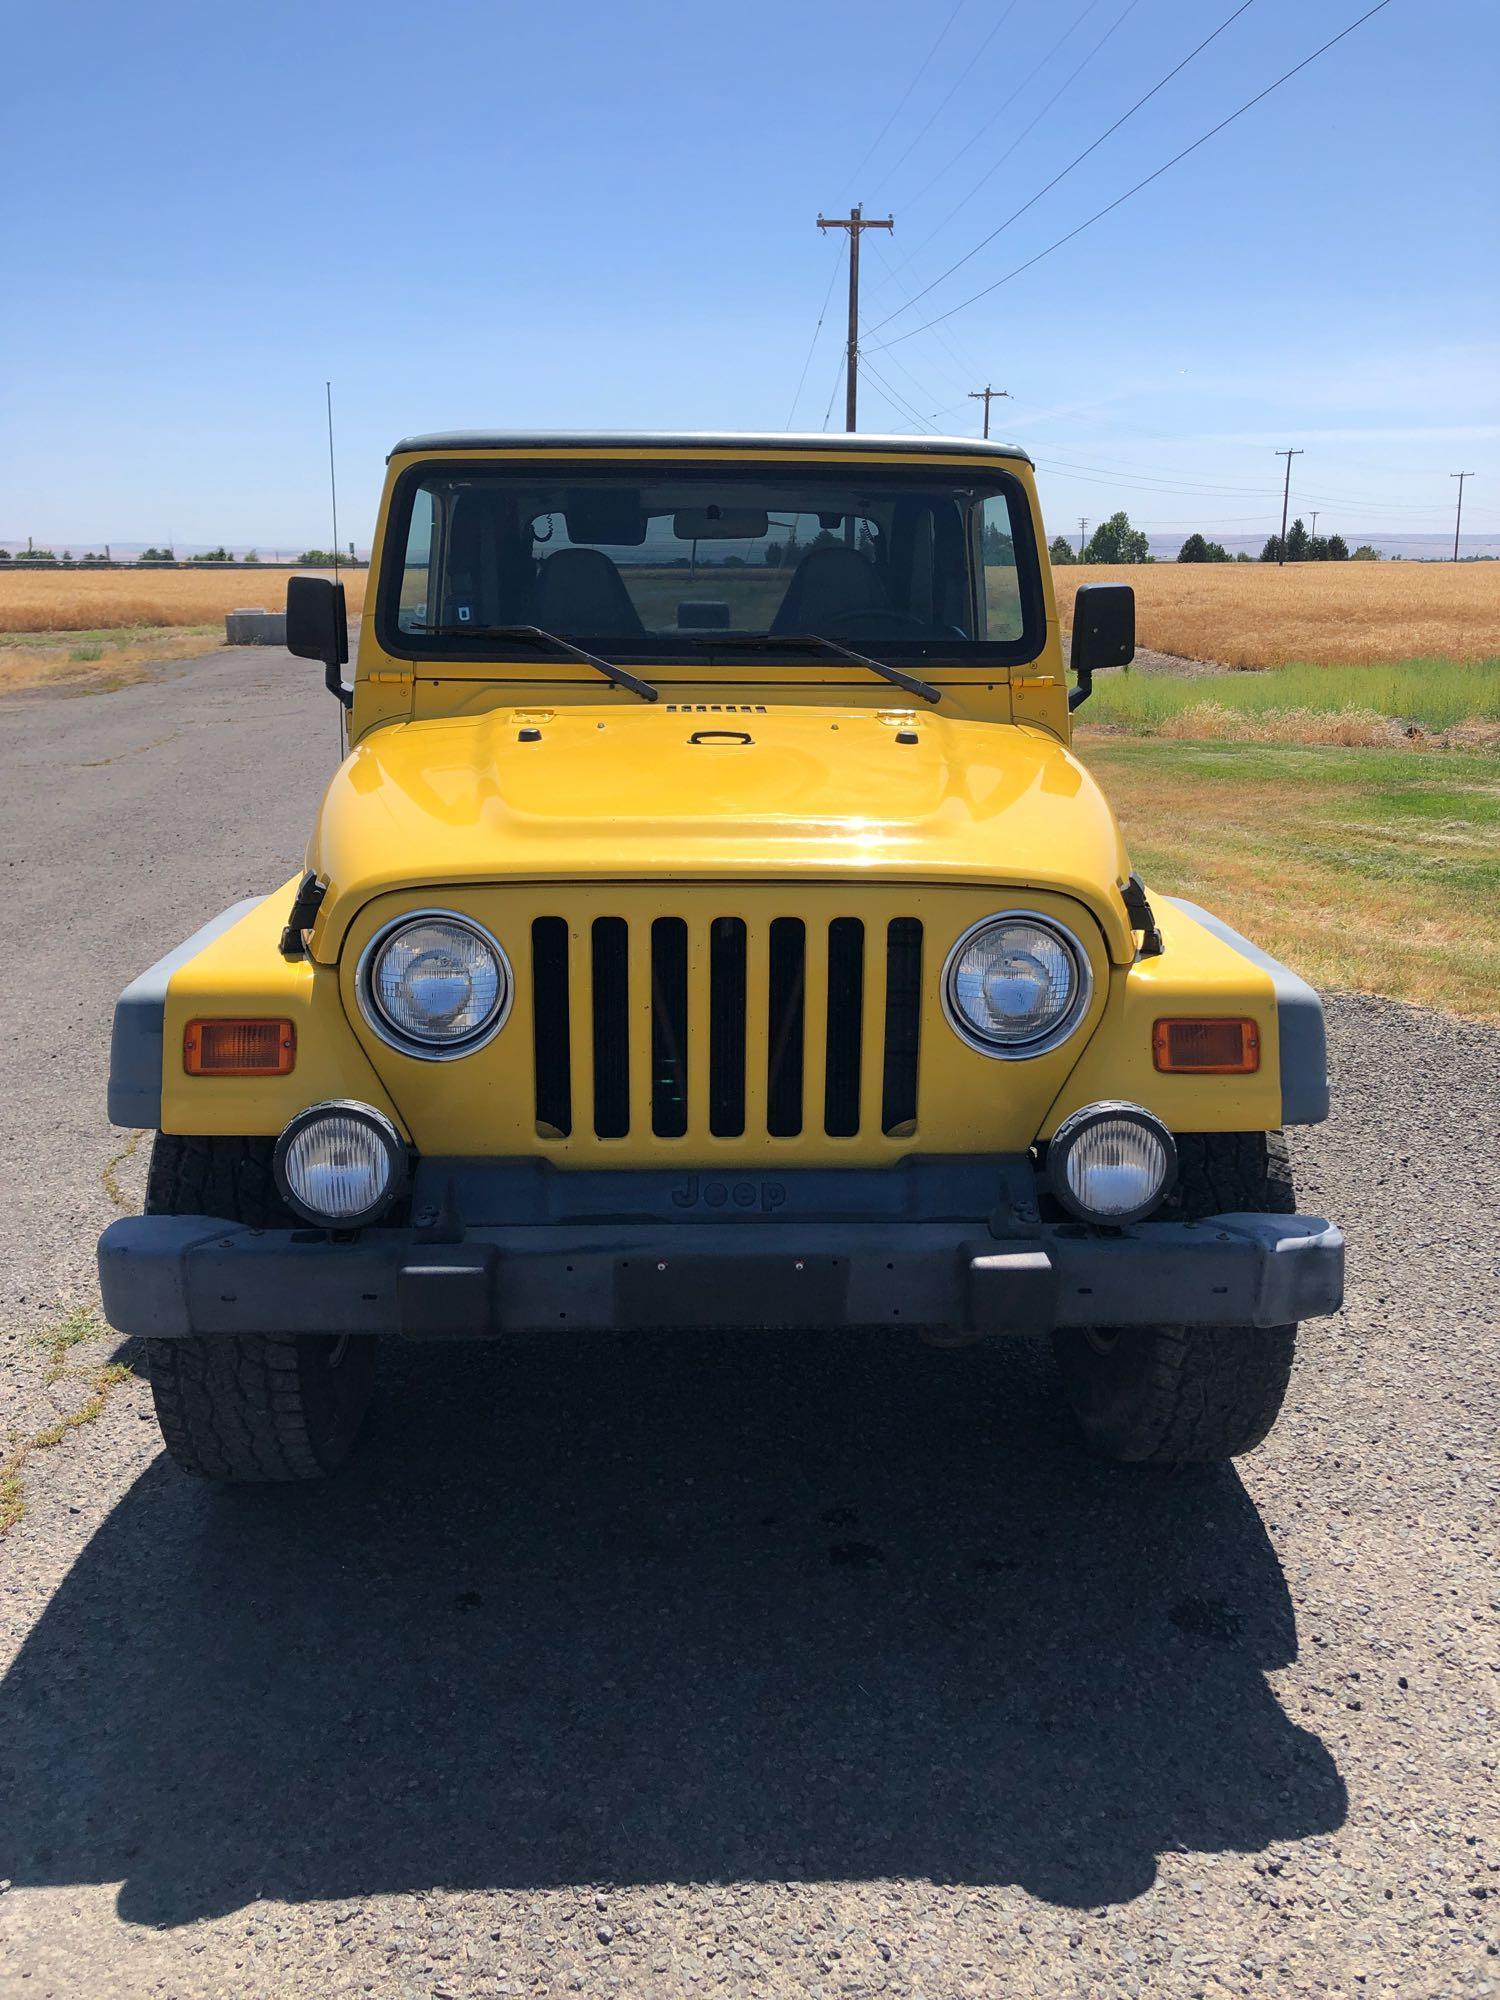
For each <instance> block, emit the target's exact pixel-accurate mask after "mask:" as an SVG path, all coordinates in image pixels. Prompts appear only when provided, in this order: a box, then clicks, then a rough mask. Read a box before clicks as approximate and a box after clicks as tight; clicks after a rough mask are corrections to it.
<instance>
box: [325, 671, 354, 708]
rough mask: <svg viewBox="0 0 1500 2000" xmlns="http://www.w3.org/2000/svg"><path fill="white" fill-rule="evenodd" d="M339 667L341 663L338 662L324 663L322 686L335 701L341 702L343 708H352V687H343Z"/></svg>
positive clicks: (342, 678)
mask: <svg viewBox="0 0 1500 2000" xmlns="http://www.w3.org/2000/svg"><path fill="white" fill-rule="evenodd" d="M341 665H342V662H341V661H339V660H325V661H324V663H323V684H324V686H325V687H326V688H327V689H328V692H329V693H330V694H331V695H333V696H334V697H335V699H336V700H338V701H341V702H342V703H343V704H344V706H345V708H353V706H354V690H353V688H352V687H346V686H345V684H344V677H343V675H342V674H341V673H340V671H339V668H340V666H341Z"/></svg>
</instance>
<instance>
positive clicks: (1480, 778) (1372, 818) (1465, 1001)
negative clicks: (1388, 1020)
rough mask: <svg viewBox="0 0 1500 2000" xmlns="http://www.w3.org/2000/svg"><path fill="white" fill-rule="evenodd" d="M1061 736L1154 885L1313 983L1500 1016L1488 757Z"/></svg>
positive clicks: (1494, 774)
mask: <svg viewBox="0 0 1500 2000" xmlns="http://www.w3.org/2000/svg"><path fill="white" fill-rule="evenodd" d="M1258 678H1264V676H1258ZM1077 747H1078V751H1079V754H1080V755H1081V756H1082V757H1083V759H1084V761H1085V762H1086V763H1087V764H1088V765H1089V766H1090V767H1091V768H1092V769H1093V771H1094V773H1095V775H1096V776H1097V777H1098V779H1099V781H1100V783H1101V784H1102V785H1103V787H1104V789H1105V791H1106V792H1107V793H1108V795H1109V797H1110V799H1111V801H1112V802H1113V804H1114V807H1115V810H1116V812H1117V813H1118V814H1119V817H1120V822H1121V825H1122V826H1123V828H1124V831H1125V837H1126V840H1127V842H1128V844H1129V846H1130V850H1131V855H1132V858H1133V859H1134V861H1135V862H1136V864H1137V865H1138V866H1139V867H1140V869H1141V871H1142V873H1143V874H1144V875H1145V876H1146V879H1147V881H1148V882H1149V883H1150V884H1151V886H1152V887H1153V888H1155V889H1158V890H1161V891H1164V892H1166V893H1168V894H1172V895H1182V896H1187V897H1189V898H1190V899H1191V900H1192V901H1193V902H1197V903H1203V904H1205V905H1206V906H1207V907H1208V908H1209V909H1212V910H1215V911H1217V912H1218V914H1220V915H1221V916H1223V917H1224V918H1225V919H1226V920H1227V921H1228V922H1230V923H1232V924H1233V925H1235V927H1236V928H1237V929H1239V930H1242V931H1244V932H1245V933H1246V934H1247V935H1248V936H1250V937H1253V938H1254V939H1255V940H1256V942H1257V943H1258V944H1261V945H1264V946H1265V948H1266V949H1267V950H1268V951H1271V952H1273V953H1274V954H1275V955H1276V956H1277V957H1279V958H1283V959H1285V960H1286V961H1287V963H1288V964H1290V965H1293V966H1295V967H1296V968H1297V970H1298V971H1300V972H1302V973H1303V974H1305V976H1306V977H1307V978H1309V979H1311V980H1313V981H1314V983H1316V984H1319V985H1323V986H1330V987H1343V988H1346V989H1352V990H1356V991H1360V992H1367V993H1384V994H1389V995H1391V996H1392V997H1394V998H1396V999H1400V1000H1410V1001H1414V1002H1417V1003H1419V1004H1422V1005H1426V1006H1432V1007H1443V1008H1447V1009H1449V1010H1450V1011H1452V1012H1454V1013H1459V1014H1465V1015H1468V1016H1470V1017H1471V1018H1474V1019H1477V1020H1487V1021H1495V1022H1500V755H1495V754H1492V753H1487V752H1469V751H1465V750H1449V751H1443V752H1434V751H1432V750H1402V749H1378V750H1366V749H1334V748H1326V747H1321V746H1319V747H1309V746H1305V745H1301V744H1282V743H1199V742H1179V741H1175V740H1171V739H1164V738H1135V739H1131V738H1127V737H1123V736H1111V737H1095V738H1093V739H1092V740H1080V741H1079V743H1078V746H1077Z"/></svg>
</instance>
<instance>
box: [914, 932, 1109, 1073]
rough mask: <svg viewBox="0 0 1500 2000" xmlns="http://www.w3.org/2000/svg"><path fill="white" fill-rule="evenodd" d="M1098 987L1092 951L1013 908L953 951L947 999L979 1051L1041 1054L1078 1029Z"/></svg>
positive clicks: (967, 936)
mask: <svg viewBox="0 0 1500 2000" xmlns="http://www.w3.org/2000/svg"><path fill="white" fill-rule="evenodd" d="M1092 985H1093V973H1092V970H1091V968H1090V965H1089V959H1088V953H1087V952H1086V951H1085V950H1084V948H1083V946H1082V945H1081V944H1080V943H1079V942H1078V940H1077V938H1075V937H1074V936H1073V934H1072V932H1071V931H1068V930H1064V928H1063V926H1062V925H1061V924H1055V923H1053V922H1052V921H1051V919H1050V918H1048V917H1038V916H1033V915H1032V914H1031V913H1030V912H1029V911H1026V910H1007V911H1006V912H1005V913H1004V914H1003V915H1001V916H998V917H986V918H985V919H984V921H983V923H978V924H975V925H974V926H973V928H972V929H971V930H967V931H965V932H964V934H963V936H962V937H961V938H960V939H959V940H958V943H957V944H956V945H955V946H954V947H953V949H952V951H951V952H950V953H949V954H948V965H947V969H946V971H945V973H944V975H943V1001H944V1005H945V1007H946V1009H947V1013H948V1019H949V1021H950V1022H951V1023H952V1025H953V1027H954V1028H955V1029H956V1031H957V1032H958V1034H959V1035H961V1036H962V1038H963V1039H964V1041H966V1042H967V1043H968V1044H969V1046H970V1047H971V1048H975V1049H979V1050H980V1051H981V1052H982V1053H983V1054H985V1055H989V1056H1037V1055H1041V1054H1043V1052H1044V1051H1045V1050H1047V1049H1051V1048H1055V1047H1056V1046H1057V1044H1058V1043H1059V1042H1060V1041H1062V1040H1064V1039H1065V1038H1066V1037H1067V1036H1068V1035H1070V1034H1071V1033H1072V1032H1073V1030H1074V1028H1075V1027H1076V1026H1077V1025H1078V1022H1079V1020H1080V1018H1081V1017H1082V1015H1083V1013H1084V1010H1085V1009H1086V1008H1087V1006H1088V1003H1089V994H1090V991H1091V990H1092Z"/></svg>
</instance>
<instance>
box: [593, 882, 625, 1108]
mask: <svg viewBox="0 0 1500 2000" xmlns="http://www.w3.org/2000/svg"><path fill="white" fill-rule="evenodd" d="M593 946H594V968H593V971H594V978H593V988H594V1131H595V1134H596V1135H597V1136H598V1137H599V1138H601V1139H623V1138H624V1137H625V1136H626V1134H627V1133H628V1132H629V1130H630V1015H629V1009H630V970H629V949H630V932H629V927H628V926H627V924H626V922H625V919H624V918H623V917H595V919H594V930H593Z"/></svg>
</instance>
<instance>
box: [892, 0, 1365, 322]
mask: <svg viewBox="0 0 1500 2000" xmlns="http://www.w3.org/2000/svg"><path fill="white" fill-rule="evenodd" d="M1390 4H1391V0H1375V5H1374V6H1373V7H1371V8H1369V9H1368V10H1367V11H1366V12H1365V13H1363V14H1361V15H1360V16H1359V17H1358V19H1357V20H1353V21H1351V22H1350V23H1349V25H1348V27H1347V28H1341V29H1340V30H1339V32H1338V34H1336V35H1333V36H1331V37H1330V38H1329V40H1328V41H1326V42H1324V43H1323V44H1322V45H1321V47H1319V48H1316V49H1314V50H1313V52H1312V54H1311V55H1308V56H1304V57H1303V58H1302V60H1301V62H1299V63H1294V64H1293V66H1292V67H1291V68H1290V69H1289V70H1285V71H1283V73H1282V74H1281V75H1280V76H1278V77H1277V78H1276V80H1275V82H1274V83H1268V84H1267V85H1266V87H1265V89H1264V90H1258V91H1257V92H1256V93H1255V95H1254V97H1251V98H1247V99H1246V101H1245V103H1243V104H1242V105H1241V106H1240V107H1239V109H1238V110H1237V111H1231V112H1230V114H1229V116H1228V117H1227V118H1221V119H1220V120H1219V122H1218V124H1217V125H1212V126H1210V127H1209V129H1208V131H1206V132H1204V133H1203V134H1202V135H1201V136H1200V137H1199V138H1197V139H1194V141H1193V142H1192V144H1191V145H1190V146H1184V147H1183V149H1182V151H1181V152H1180V153H1174V154H1173V155H1172V157H1171V159H1170V160H1167V161H1165V162H1164V163H1163V164H1162V165H1161V166H1159V167H1158V168H1157V169H1156V170H1155V172H1154V173H1149V174H1147V175H1146V177H1145V179H1144V180H1139V181H1137V182H1136V184H1135V186H1134V187H1130V188H1127V189H1126V190H1125V192H1124V194H1121V195H1116V197H1115V199H1114V200H1113V201H1111V202H1107V203H1106V204H1105V206H1104V207H1103V208H1100V209H1096V210H1095V211H1094V213H1093V214H1092V215H1091V216H1089V217H1088V218H1087V219H1086V220H1085V221H1083V222H1080V223H1079V224H1078V225H1077V227H1076V228H1074V229H1070V230H1069V231H1068V232H1067V234H1066V235H1065V236H1059V237H1058V238H1057V240H1056V242H1054V243H1049V244H1048V245H1047V247H1046V249H1045V250H1038V251H1037V253H1036V255H1035V256H1034V257H1028V258H1027V259H1026V261H1025V263H1024V264H1017V266H1016V267H1015V269H1014V270H1013V271H1007V272H1006V274H1005V276H1004V277H1003V278H997V279H996V280H995V282H994V283H993V284H992V285H986V286H984V287H983V289H982V290H980V291H977V292H975V293H973V294H972V295H971V296H970V297H969V298H967V299H962V300H960V301H959V303H958V304H957V305H956V306H950V307H949V308H948V310H947V312H945V313H938V314H937V315H936V316H935V317H934V318H933V319H930V320H928V321H926V322H925V324H924V325H922V326H914V327H912V328H911V330H910V331H909V332H907V333H898V334H896V335H894V336H893V338H892V339H890V340H888V341H883V342H882V343H881V346H882V347H894V346H895V345H896V342H897V341H901V340H911V339H914V338H915V336H916V335H917V334H919V333H925V332H926V331H927V328H928V327H930V326H936V325H937V324H938V323H939V321H941V320H947V319H952V318H953V316H954V314H955V313H961V312H964V311H966V310H967V309H968V307H970V306H972V305H976V304H977V303H978V301H979V300H980V299H983V298H988V296H989V295H990V293H991V292H998V291H999V289H1000V287H1001V286H1002V285H1008V284H1009V283H1010V281H1011V279H1012V278H1019V277H1020V275H1021V273H1022V272H1023V271H1029V270H1030V269H1031V267H1032V265H1033V264H1040V263H1041V261H1042V259H1043V258H1044V257H1050V256H1051V255H1052V253H1053V251H1054V250H1061V248H1062V247H1063V245H1064V244H1065V243H1071V242H1072V241H1073V238H1074V237H1075V236H1081V235H1082V234H1083V232H1084V230H1086V229H1091V228H1092V227H1093V225H1094V224H1095V223H1096V222H1102V221H1103V219H1104V217H1105V216H1106V215H1111V214H1113V212H1114V211H1115V209H1117V208H1120V207H1122V206H1123V205H1124V204H1125V203H1126V202H1127V201H1129V200H1130V199H1131V197H1132V196H1133V195H1138V194H1139V193H1140V192H1141V190H1142V188H1147V187H1150V185H1151V183H1152V182H1153V181H1158V180H1160V179H1161V177H1162V175H1163V174H1165V173H1168V172H1170V170H1171V169H1172V168H1173V167H1175V166H1177V165H1179V164H1180V162H1182V161H1183V160H1185V159H1186V158H1187V157H1188V155H1189V153H1196V152H1197V150H1198V148H1199V147H1200V146H1206V145H1207V144H1208V141H1209V140H1210V139H1212V138H1214V137H1216V136H1217V135H1218V134H1219V133H1220V132H1222V131H1223V130H1224V129H1225V127H1226V126H1229V125H1232V124H1234V122H1235V120H1236V119H1238V118H1243V117H1244V115H1245V113H1246V112H1247V111H1252V110H1253V109H1254V108H1255V106H1256V105H1257V104H1259V103H1260V102H1261V101H1262V99H1264V98H1267V97H1269V96H1270V95H1271V93H1272V92H1273V91H1275V90H1279V89H1280V88H1281V86H1282V85H1283V84H1284V83H1289V82H1290V81H1291V79H1292V78H1293V77H1294V76H1296V75H1298V74H1299V73H1300V72H1301V71H1302V70H1305V69H1306V68H1307V67H1308V65H1309V64H1310V63H1315V62H1316V61H1317V60H1318V57H1319V56H1322V55H1326V54H1327V53H1328V51H1329V50H1330V49H1331V48H1333V47H1335V46H1336V44H1337V43H1339V42H1341V41H1343V40H1344V39H1345V37H1346V36H1348V35H1352V34H1353V33H1354V31H1355V29H1356V28H1362V27H1363V26H1364V24H1365V22H1366V21H1369V20H1372V19H1373V18H1374V16H1375V15H1377V14H1379V13H1382V12H1384V10H1385V9H1386V8H1387V7H1389V5H1390ZM876 352H877V353H879V352H880V349H879V348H877V349H876Z"/></svg>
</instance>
